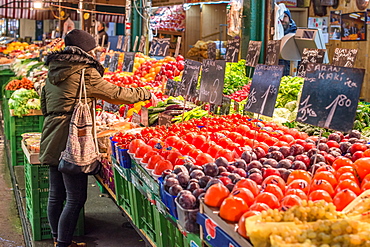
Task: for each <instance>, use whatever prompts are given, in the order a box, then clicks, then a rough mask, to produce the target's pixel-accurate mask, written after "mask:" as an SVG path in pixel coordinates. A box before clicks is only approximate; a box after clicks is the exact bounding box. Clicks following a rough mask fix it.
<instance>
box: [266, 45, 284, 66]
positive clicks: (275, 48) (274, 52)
mask: <svg viewBox="0 0 370 247" xmlns="http://www.w3.org/2000/svg"><path fill="white" fill-rule="evenodd" d="M280 45H281V40H269V41H267V49H266V58H265V64H266V65H278V63H279V56H280Z"/></svg>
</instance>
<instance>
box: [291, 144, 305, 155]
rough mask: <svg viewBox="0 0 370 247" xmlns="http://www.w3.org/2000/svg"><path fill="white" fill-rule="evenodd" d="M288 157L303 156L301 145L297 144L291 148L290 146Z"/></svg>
mask: <svg viewBox="0 0 370 247" xmlns="http://www.w3.org/2000/svg"><path fill="white" fill-rule="evenodd" d="M289 152H290V155H292V156H296V155H298V154H303V153H304V147H303V146H302V145H299V144H297V143H296V144H293V145H292V146H290V150H289Z"/></svg>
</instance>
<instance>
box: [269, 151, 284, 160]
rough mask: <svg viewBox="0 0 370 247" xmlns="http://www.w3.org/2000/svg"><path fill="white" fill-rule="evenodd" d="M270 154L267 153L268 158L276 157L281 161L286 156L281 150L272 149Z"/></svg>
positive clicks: (275, 158)
mask: <svg viewBox="0 0 370 247" xmlns="http://www.w3.org/2000/svg"><path fill="white" fill-rule="evenodd" d="M268 154H269V155H266V158H270V159H274V160H276V161H280V160H282V159H284V157H285V156H284V155H283V154H282V153H281V152H280V151H272V152H271V153H268Z"/></svg>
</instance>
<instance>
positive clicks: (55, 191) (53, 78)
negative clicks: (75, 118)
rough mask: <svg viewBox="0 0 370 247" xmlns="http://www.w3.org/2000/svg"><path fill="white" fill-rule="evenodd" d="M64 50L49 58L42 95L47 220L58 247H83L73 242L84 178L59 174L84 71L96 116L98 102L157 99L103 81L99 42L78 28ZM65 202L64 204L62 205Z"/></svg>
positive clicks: (84, 192)
mask: <svg viewBox="0 0 370 247" xmlns="http://www.w3.org/2000/svg"><path fill="white" fill-rule="evenodd" d="M64 42H65V46H66V47H65V49H64V50H62V51H58V52H54V53H51V54H50V55H48V57H47V60H46V65H47V66H48V67H49V72H48V77H47V80H46V84H45V86H44V87H43V89H42V94H41V109H42V113H43V115H44V117H45V121H44V126H43V130H42V135H41V144H40V162H41V164H43V165H48V166H49V198H48V209H47V210H48V219H49V224H50V227H51V232H52V236H53V238H54V246H55V247H79V246H80V247H81V246H86V244H85V243H76V242H73V241H72V236H73V233H74V231H75V228H76V225H77V221H78V218H79V214H80V211H81V209H82V208H83V207H84V204H85V202H86V199H87V178H88V175H87V174H85V173H79V174H74V175H71V174H67V173H62V172H60V171H58V165H59V159H60V156H61V152H62V151H63V150H64V149H65V148H66V143H67V138H68V133H69V125H70V122H71V117H72V113H73V110H74V107H75V105H76V104H77V103H78V98H79V88H80V80H81V75H82V70H83V69H85V83H86V91H87V101H88V104H89V105H90V109H91V111H92V114H95V109H94V108H93V106H94V105H95V101H96V99H103V100H105V101H107V102H110V103H113V104H133V103H136V102H139V101H146V100H150V101H151V103H152V105H156V104H157V103H158V102H157V98H156V97H155V96H154V95H153V94H151V93H150V92H149V91H148V90H147V89H145V88H142V87H138V88H122V87H118V86H116V85H114V84H111V83H109V82H107V81H105V80H104V79H103V77H102V76H103V73H104V68H103V66H102V65H101V64H100V63H99V62H98V61H97V60H96V59H95V57H94V49H95V48H96V41H95V39H94V38H93V37H92V36H91V35H90V34H89V33H87V32H85V31H83V30H77V29H74V30H72V31H70V32H69V33H68V34H67V35H66V36H65V38H64ZM64 203H65V205H64Z"/></svg>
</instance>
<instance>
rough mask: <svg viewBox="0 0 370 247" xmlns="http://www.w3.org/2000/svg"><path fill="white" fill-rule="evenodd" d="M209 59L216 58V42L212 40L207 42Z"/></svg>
mask: <svg viewBox="0 0 370 247" xmlns="http://www.w3.org/2000/svg"><path fill="white" fill-rule="evenodd" d="M207 55H208V59H211V60H216V43H214V42H210V43H208V44H207Z"/></svg>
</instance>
